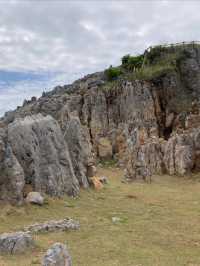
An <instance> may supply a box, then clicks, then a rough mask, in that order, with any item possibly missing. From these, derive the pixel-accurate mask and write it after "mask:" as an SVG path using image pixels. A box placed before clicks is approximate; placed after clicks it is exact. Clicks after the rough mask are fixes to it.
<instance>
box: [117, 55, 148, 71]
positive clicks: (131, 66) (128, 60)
mask: <svg viewBox="0 0 200 266" xmlns="http://www.w3.org/2000/svg"><path fill="white" fill-rule="evenodd" d="M143 60H144V55H138V56H130V55H129V54H128V55H125V56H123V57H122V67H124V68H125V69H126V70H128V71H133V70H135V69H137V68H141V67H142V64H143Z"/></svg>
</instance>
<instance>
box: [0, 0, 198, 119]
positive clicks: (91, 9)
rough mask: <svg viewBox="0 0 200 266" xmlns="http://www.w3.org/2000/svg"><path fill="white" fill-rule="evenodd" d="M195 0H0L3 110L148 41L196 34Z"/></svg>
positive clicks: (140, 48)
mask: <svg viewBox="0 0 200 266" xmlns="http://www.w3.org/2000/svg"><path fill="white" fill-rule="evenodd" d="M199 10H200V1H192V0H190V1H184V0H180V1H178V0H152V1H151V0H140V1H139V0H138V1H137V0H130V1H126V0H121V1H120V0H116V1H112V0H106V1H105V0H104V1H99V0H96V1H95V0H90V1H87V0H81V1H79V0H74V1H70V0H66V1H62V0H57V1H55V0H42V1H39V0H30V1H28V0H1V1H0V115H3V113H4V112H5V111H8V110H10V109H13V108H15V107H16V106H17V105H20V104H22V102H23V100H24V99H25V98H26V99H29V98H30V97H31V96H33V95H34V96H40V95H41V93H42V91H44V90H45V89H51V88H53V87H54V86H56V85H62V84H66V83H69V82H72V81H73V80H75V79H77V78H79V77H81V76H83V75H85V74H88V73H91V72H95V71H99V70H102V69H105V68H106V67H108V66H109V65H111V64H112V65H117V64H119V62H120V58H121V57H122V56H123V55H125V54H127V53H131V54H138V53H141V52H143V51H144V50H145V48H147V47H148V46H150V45H155V44H160V43H173V42H182V41H192V40H200V31H199V25H200V16H199Z"/></svg>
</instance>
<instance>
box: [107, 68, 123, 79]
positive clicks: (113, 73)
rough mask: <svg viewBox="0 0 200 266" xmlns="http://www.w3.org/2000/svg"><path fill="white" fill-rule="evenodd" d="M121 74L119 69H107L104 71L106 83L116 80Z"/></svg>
mask: <svg viewBox="0 0 200 266" xmlns="http://www.w3.org/2000/svg"><path fill="white" fill-rule="evenodd" d="M121 73H122V72H121V70H120V68H119V67H112V66H110V67H109V68H108V69H106V70H105V75H106V78H107V80H108V81H112V80H115V79H117V78H118V77H119V76H120V75H121Z"/></svg>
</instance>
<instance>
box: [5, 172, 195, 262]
mask: <svg viewBox="0 0 200 266" xmlns="http://www.w3.org/2000/svg"><path fill="white" fill-rule="evenodd" d="M99 174H103V175H106V176H108V177H109V180H110V183H109V184H108V185H106V187H105V188H104V189H103V190H101V191H99V192H94V191H93V190H88V191H82V192H81V196H80V198H78V199H70V198H68V197H66V198H64V199H60V200H59V199H54V200H53V199H49V205H45V206H43V207H37V206H29V207H28V206H26V207H21V208H13V207H10V206H2V208H1V211H0V232H8V231H14V230H19V229H20V228H22V227H23V226H25V225H28V224H31V223H34V222H36V221H38V222H42V221H46V220H49V219H60V218H64V217H66V216H69V217H72V218H74V219H78V220H79V221H80V224H81V229H80V230H79V231H74V232H65V233H63V232H59V233H49V234H38V235H36V236H35V239H36V241H37V244H38V246H37V247H36V248H35V249H34V250H33V251H31V252H29V253H26V254H25V255H17V256H16V255H15V256H1V257H0V265H1V266H11V265H12V266H14V265H15V266H16V265H17V266H30V265H33V266H34V265H40V261H41V257H42V256H43V254H44V252H45V251H46V250H47V248H48V247H49V246H50V245H51V244H52V243H54V242H56V241H60V242H64V243H66V244H67V245H68V247H69V250H70V253H71V255H72V258H73V265H74V266H79V265H81V266H94V265H95V266H114V265H116V266H139V265H140V266H167V265H169V266H179V265H181V266H183V265H186V266H197V265H200V193H199V191H200V183H199V182H198V179H196V180H195V181H192V180H188V179H182V178H175V177H169V176H163V177H155V178H154V181H153V182H152V184H143V183H139V182H138V183H133V184H124V183H121V182H120V177H121V176H122V172H121V171H120V170H118V169H111V168H110V169H100V170H99ZM113 216H115V217H120V218H121V220H120V222H116V223H113V222H112V217H113Z"/></svg>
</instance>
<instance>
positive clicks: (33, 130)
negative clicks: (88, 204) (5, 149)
mask: <svg viewBox="0 0 200 266" xmlns="http://www.w3.org/2000/svg"><path fill="white" fill-rule="evenodd" d="M8 142H9V143H10V145H11V147H12V150H13V153H14V154H15V156H16V158H17V159H18V161H19V163H20V165H21V166H22V168H23V169H24V173H25V182H26V184H31V185H32V186H33V189H34V191H38V192H41V191H43V192H46V193H47V194H49V195H52V196H60V195H62V194H63V193H65V192H66V193H68V194H70V195H76V194H77V193H78V190H79V184H78V181H77V179H76V176H75V174H74V170H73V166H72V162H71V159H70V156H69V150H68V147H67V144H66V142H65V141H64V137H63V135H62V133H61V130H60V127H59V125H58V123H57V122H56V120H54V119H53V118H52V117H51V116H42V115H41V114H38V115H34V116H26V117H25V118H18V119H16V120H15V121H14V122H12V123H10V124H9V125H8Z"/></svg>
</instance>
